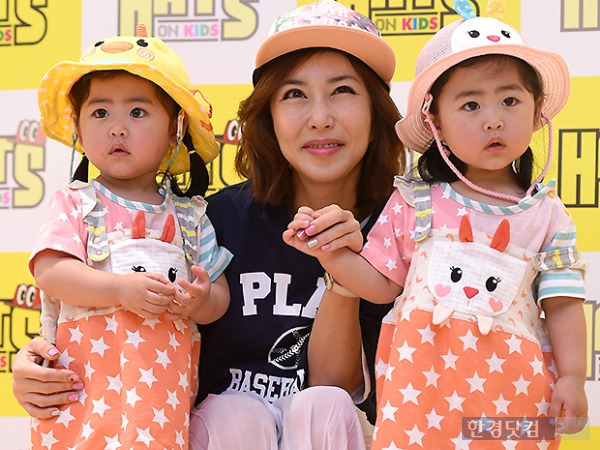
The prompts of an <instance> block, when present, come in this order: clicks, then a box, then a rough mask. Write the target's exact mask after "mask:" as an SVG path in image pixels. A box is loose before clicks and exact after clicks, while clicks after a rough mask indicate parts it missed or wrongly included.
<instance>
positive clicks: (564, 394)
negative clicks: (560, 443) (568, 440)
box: [548, 376, 588, 434]
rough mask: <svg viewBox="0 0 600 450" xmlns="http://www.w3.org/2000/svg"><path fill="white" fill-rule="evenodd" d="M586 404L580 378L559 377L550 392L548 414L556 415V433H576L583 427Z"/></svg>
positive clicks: (585, 417)
mask: <svg viewBox="0 0 600 450" xmlns="http://www.w3.org/2000/svg"><path fill="white" fill-rule="evenodd" d="M587 414H588V404H587V398H586V395H585V389H584V386H583V383H582V382H581V380H579V379H578V378H576V377H569V376H564V377H560V378H559V379H558V381H557V382H556V386H555V387H554V391H553V392H552V402H551V403H550V410H549V411H548V415H549V416H550V417H556V433H557V434H560V433H567V434H573V433H578V432H579V431H581V430H583V428H584V427H585V425H586V423H587V420H588V417H587Z"/></svg>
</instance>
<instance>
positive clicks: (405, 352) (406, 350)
mask: <svg viewBox="0 0 600 450" xmlns="http://www.w3.org/2000/svg"><path fill="white" fill-rule="evenodd" d="M397 350H398V353H399V354H400V356H399V358H398V360H399V361H403V360H405V359H406V360H408V361H410V362H412V360H413V359H412V354H413V353H414V352H415V351H416V350H417V349H416V348H414V347H410V346H409V345H408V342H407V341H404V344H402V347H398V348H397Z"/></svg>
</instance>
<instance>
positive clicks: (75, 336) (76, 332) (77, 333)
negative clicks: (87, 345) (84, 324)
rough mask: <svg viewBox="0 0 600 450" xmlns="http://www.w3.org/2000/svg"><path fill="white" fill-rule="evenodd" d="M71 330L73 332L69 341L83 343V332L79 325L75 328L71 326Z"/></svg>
mask: <svg viewBox="0 0 600 450" xmlns="http://www.w3.org/2000/svg"><path fill="white" fill-rule="evenodd" d="M69 331H70V333H71V339H70V341H69V342H77V343H78V344H79V345H81V338H82V337H83V333H82V332H81V331H80V330H79V325H77V327H75V328H69Z"/></svg>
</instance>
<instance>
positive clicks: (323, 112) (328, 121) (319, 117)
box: [309, 100, 333, 129]
mask: <svg viewBox="0 0 600 450" xmlns="http://www.w3.org/2000/svg"><path fill="white" fill-rule="evenodd" d="M309 125H310V127H311V128H313V129H327V128H331V127H332V126H333V114H332V111H331V108H330V107H329V105H328V104H327V102H326V101H322V100H320V101H315V102H313V104H312V106H311V109H310V116H309Z"/></svg>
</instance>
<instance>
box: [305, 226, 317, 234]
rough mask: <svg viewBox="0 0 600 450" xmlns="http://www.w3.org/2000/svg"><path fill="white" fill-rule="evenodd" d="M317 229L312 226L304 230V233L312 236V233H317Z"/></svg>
mask: <svg viewBox="0 0 600 450" xmlns="http://www.w3.org/2000/svg"><path fill="white" fill-rule="evenodd" d="M315 229H316V228H315V226H314V225H311V226H309V227H307V228H306V229H305V230H304V232H305V233H306V234H308V235H310V234H312V233H314V232H315Z"/></svg>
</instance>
